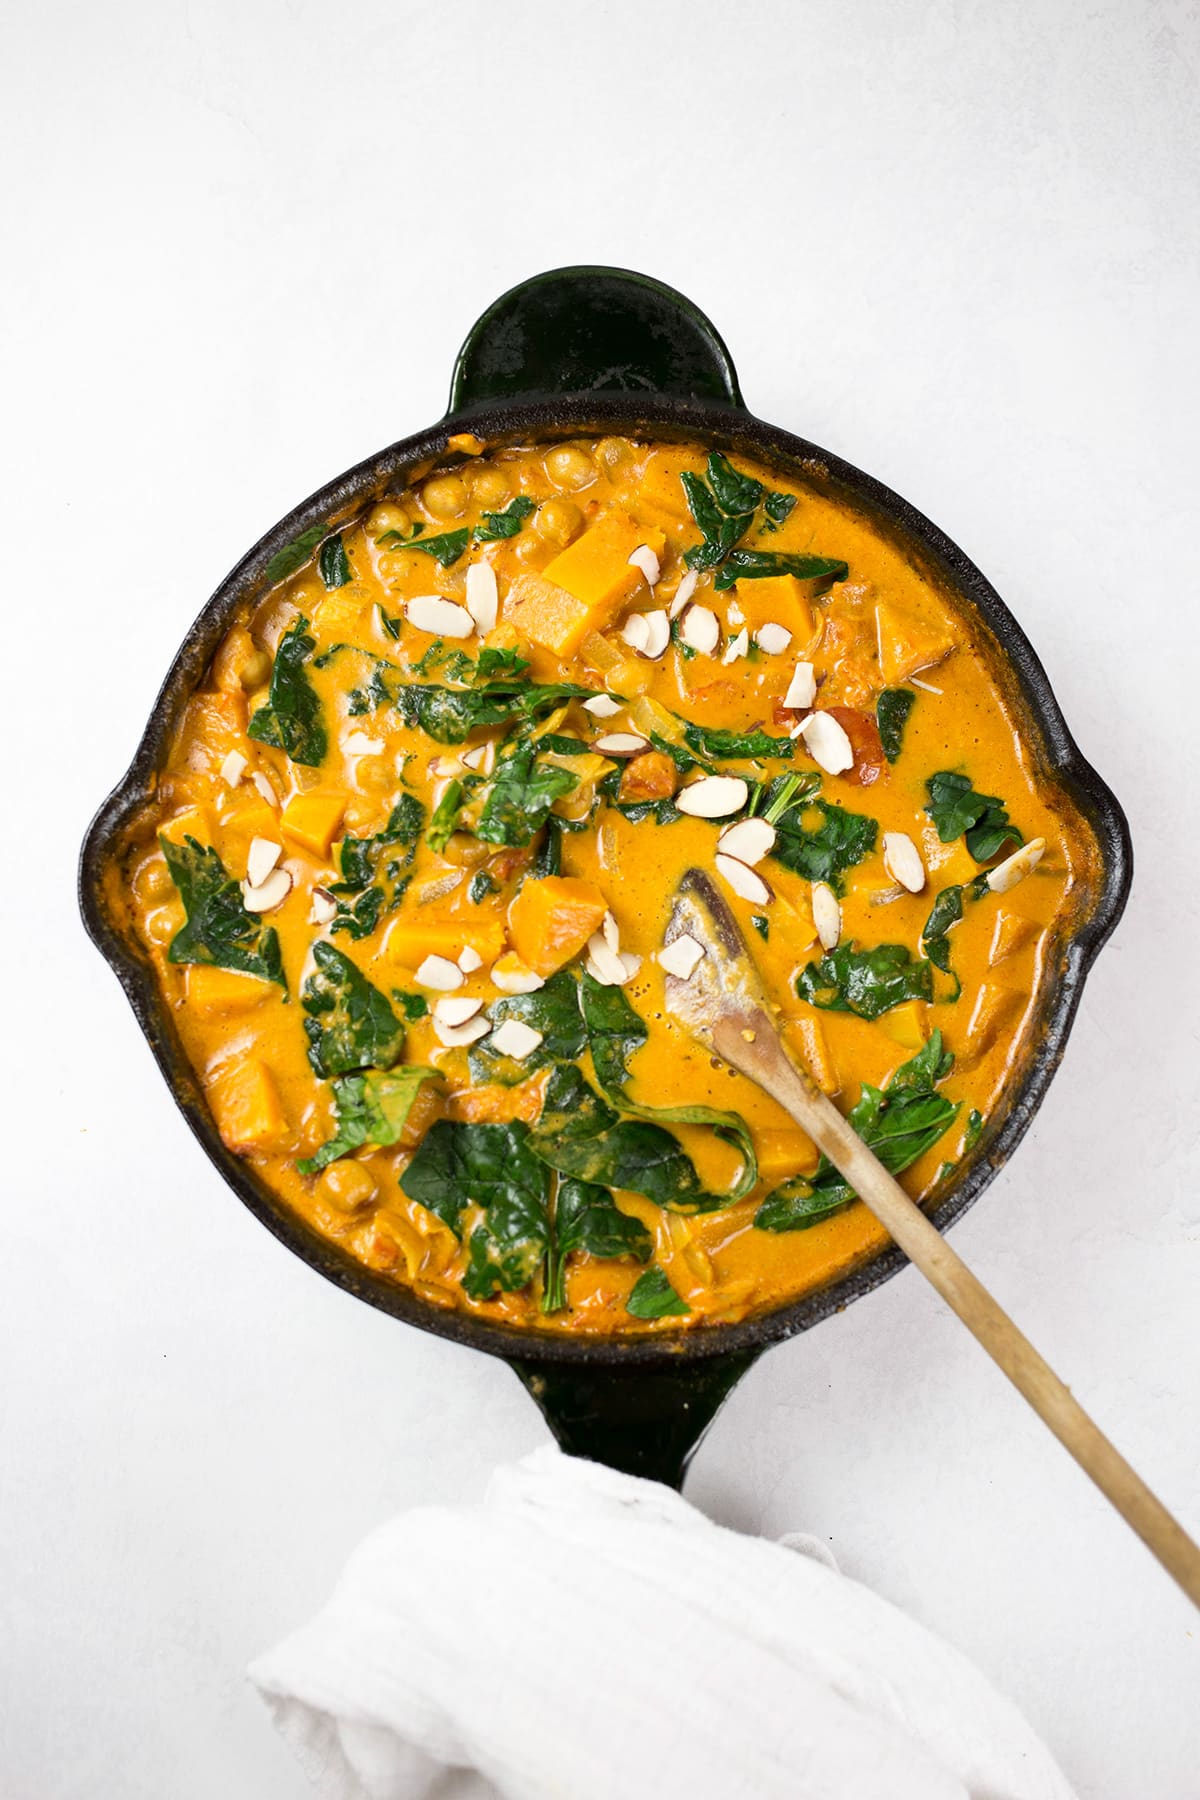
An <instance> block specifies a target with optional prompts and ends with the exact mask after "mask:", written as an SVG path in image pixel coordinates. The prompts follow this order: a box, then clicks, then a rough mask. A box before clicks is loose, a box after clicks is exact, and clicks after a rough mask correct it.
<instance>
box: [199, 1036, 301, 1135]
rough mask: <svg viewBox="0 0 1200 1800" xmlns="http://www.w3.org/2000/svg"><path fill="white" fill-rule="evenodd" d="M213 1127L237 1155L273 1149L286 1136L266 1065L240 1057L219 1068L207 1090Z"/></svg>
mask: <svg viewBox="0 0 1200 1800" xmlns="http://www.w3.org/2000/svg"><path fill="white" fill-rule="evenodd" d="M209 1100H210V1102H211V1105H212V1110H213V1117H214V1118H215V1119H216V1121H217V1130H218V1131H219V1132H220V1133H221V1136H222V1138H223V1139H224V1141H225V1143H226V1145H227V1146H228V1147H229V1149H230V1150H233V1151H235V1152H236V1153H237V1154H238V1155H239V1156H241V1155H244V1154H245V1152H246V1151H247V1150H270V1149H273V1148H277V1147H278V1146H279V1145H280V1144H281V1143H282V1142H283V1140H284V1138H285V1137H286V1135H287V1121H286V1120H285V1118H284V1116H283V1107H282V1105H281V1104H280V1100H279V1090H278V1089H277V1088H276V1086H275V1080H274V1077H273V1076H272V1074H271V1071H270V1070H269V1069H268V1068H267V1066H266V1064H265V1063H263V1062H260V1060H259V1059H258V1057H257V1056H246V1057H242V1058H241V1059H240V1060H239V1061H238V1062H235V1063H233V1064H232V1065H231V1066H230V1067H228V1068H226V1069H223V1070H222V1071H221V1073H220V1074H219V1075H218V1076H217V1078H216V1080H215V1081H214V1082H213V1084H212V1087H211V1088H210V1090H209Z"/></svg>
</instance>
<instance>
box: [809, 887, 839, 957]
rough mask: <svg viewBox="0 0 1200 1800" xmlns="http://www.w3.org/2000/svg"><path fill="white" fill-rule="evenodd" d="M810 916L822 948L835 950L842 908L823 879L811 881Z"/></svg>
mask: <svg viewBox="0 0 1200 1800" xmlns="http://www.w3.org/2000/svg"><path fill="white" fill-rule="evenodd" d="M812 916H813V924H814V925H815V926H816V928H817V936H818V937H819V938H820V940H821V948H822V950H836V949H837V947H838V939H839V938H840V937H841V935H842V909H841V907H840V906H839V905H838V898H837V895H836V894H835V893H834V891H833V889H832V888H831V887H828V886H827V885H826V883H825V882H823V881H814V882H813V886H812Z"/></svg>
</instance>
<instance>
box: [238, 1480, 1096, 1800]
mask: <svg viewBox="0 0 1200 1800" xmlns="http://www.w3.org/2000/svg"><path fill="white" fill-rule="evenodd" d="M797 1550H800V1551H801V1552H802V1553H801V1554H797V1553H796V1552H797ZM814 1550H815V1551H816V1555H814V1554H812V1553H811V1552H812V1551H814ZM803 1552H809V1553H808V1554H805V1553H803ZM818 1556H820V1557H823V1558H825V1559H826V1560H817V1557H818ZM250 1675H251V1678H252V1680H253V1681H254V1682H255V1683H256V1684H257V1685H258V1687H259V1688H260V1689H261V1691H262V1693H263V1695H264V1697H265V1699H266V1700H267V1703H268V1705H269V1706H270V1707H271V1709H272V1711H273V1713H274V1716H275V1720H276V1723H277V1724H278V1726H279V1728H280V1730H281V1731H282V1732H283V1733H284V1735H285V1736H286V1737H287V1738H288V1739H289V1740H290V1741H291V1743H292V1744H293V1746H294V1747H295V1748H296V1750H297V1751H298V1753H299V1754H300V1756H301V1758H302V1760H303V1761H304V1763H305V1765H306V1767H307V1768H308V1770H309V1773H310V1775H311V1776H312V1778H313V1780H314V1782H315V1784H316V1787H317V1789H318V1792H319V1793H320V1794H321V1795H322V1796H324V1797H325V1800H450V1797H451V1796H453V1797H454V1800H484V1797H485V1796H495V1795H500V1796H504V1800H625V1797H626V1796H631V1795H637V1794H644V1795H648V1796H652V1797H653V1800H685V1797H686V1800H783V1797H784V1796H786V1797H787V1800H968V1797H969V1800H1071V1789H1070V1788H1069V1787H1068V1786H1067V1783H1066V1782H1065V1780H1064V1779H1063V1777H1062V1775H1061V1774H1060V1773H1059V1771H1058V1769H1057V1768H1056V1767H1055V1764H1054V1762H1053V1760H1052V1758H1051V1757H1050V1755H1049V1753H1048V1751H1047V1750H1046V1749H1045V1747H1044V1746H1043V1745H1042V1744H1041V1742H1040V1741H1039V1740H1038V1738H1037V1737H1035V1735H1034V1733H1033V1732H1032V1731H1031V1729H1030V1728H1029V1726H1028V1725H1026V1724H1025V1722H1024V1720H1023V1719H1022V1718H1021V1717H1020V1715H1019V1714H1018V1713H1017V1711H1016V1710H1015V1708H1014V1707H1013V1706H1012V1705H1011V1704H1010V1703H1009V1702H1008V1701H1007V1700H1005V1699H1003V1698H1002V1697H1001V1696H1000V1695H999V1694H997V1693H996V1692H995V1690H994V1689H993V1688H992V1687H991V1686H990V1685H989V1684H988V1683H987V1682H986V1681H985V1680H984V1679H983V1677H982V1676H981V1675H980V1674H979V1673H978V1672H977V1671H976V1670H975V1669H974V1668H972V1666H971V1665H970V1664H969V1663H968V1662H967V1661H966V1660H965V1659H964V1658H963V1657H962V1656H960V1655H959V1654H958V1652H957V1651H956V1650H952V1649H951V1648H950V1647H949V1646H948V1645H947V1644H944V1643H942V1642H941V1641H940V1640H939V1639H938V1638H936V1637H934V1636H933V1635H932V1634H931V1633H930V1632H928V1631H926V1630H924V1629H923V1627H921V1626H919V1625H916V1624H914V1623H913V1622H912V1621H911V1620H910V1619H908V1618H906V1617H905V1615H904V1614H903V1613H901V1612H898V1611H897V1610H896V1609H895V1608H894V1607H893V1606H890V1605H889V1604H888V1603H887V1602H886V1601H884V1600H881V1599H879V1598H878V1597H877V1596H876V1595H875V1594H873V1593H871V1592H870V1591H869V1590H868V1589H866V1588H864V1587H861V1586H860V1585H859V1584H858V1583H857V1582H855V1581H851V1580H849V1579H847V1577H845V1576H844V1575H841V1574H839V1573H838V1572H837V1569H836V1566H830V1561H829V1560H828V1553H827V1552H825V1551H824V1550H823V1548H822V1547H821V1546H819V1545H815V1544H814V1543H813V1542H812V1541H811V1540H802V1539H798V1538H792V1539H789V1540H788V1542H787V1547H783V1546H781V1545H779V1544H773V1543H769V1542H767V1541H766V1540H765V1539H761V1538H751V1537H743V1536H741V1535H740V1534H739V1533H737V1532H733V1531H727V1530H725V1529H723V1528H722V1527H721V1526H718V1525H714V1524H713V1523H712V1522H711V1521H710V1520H708V1519H706V1518H705V1517H704V1516H703V1514H701V1513H699V1512H697V1511H696V1509H695V1508H694V1507H693V1506H689V1505H688V1503H687V1501H685V1500H684V1499H682V1498H681V1497H680V1495H678V1494H676V1493H673V1492H671V1490H669V1489H668V1488H664V1487H660V1486H658V1485H657V1484H656V1483H655V1482H650V1481H640V1480H637V1479H635V1478H633V1477H632V1476H627V1475H619V1474H617V1473H615V1472H614V1471H613V1470H611V1469H606V1468H602V1467H601V1466H600V1465H599V1464H596V1463H588V1462H581V1461H578V1460H576V1459H574V1458H571V1457H567V1456H563V1455H561V1454H560V1453H559V1452H558V1451H557V1450H553V1449H544V1450H538V1451H536V1452H535V1453H534V1454H533V1455H532V1456H528V1457H526V1458H525V1459H524V1461H522V1462H518V1463H513V1464H510V1465H508V1466H506V1467H504V1468H501V1469H499V1470H498V1471H497V1472H496V1474H495V1476H494V1477H493V1479H492V1482H491V1485H490V1487H489V1489H488V1493H487V1498H486V1499H485V1501H484V1503H483V1505H482V1506H431V1507H419V1508H417V1509H416V1510H415V1511H413V1512H409V1513H406V1514H404V1515H402V1516H401V1517H400V1518H398V1519H394V1520H392V1522H391V1523H390V1524H388V1525H385V1526H383V1527H382V1529H381V1530H379V1531H376V1532H375V1533H373V1534H372V1536H371V1537H369V1538H368V1539H367V1540H366V1542H365V1543H363V1544H362V1545H361V1546H360V1547H359V1549H358V1550H356V1551H355V1553H354V1555H353V1556H352V1557H351V1559H350V1562H349V1564H348V1565H347V1567H346V1571H345V1573H344V1575H343V1576H342V1579H341V1581H340V1583H339V1585H338V1587H337V1590H336V1592H335V1593H334V1596H333V1598H332V1600H331V1601H330V1603H329V1605H328V1606H327V1607H326V1608H325V1610H324V1611H323V1612H321V1613H319V1614H318V1615H317V1617H316V1618H315V1619H313V1620H312V1622H311V1623H310V1624H308V1625H305V1626H302V1627H301V1629H300V1630H299V1631H297V1632H295V1633H294V1634H293V1635H292V1636H291V1637H289V1638H287V1639H285V1641H284V1642H283V1643H282V1644H280V1645H279V1646H278V1647H277V1648H276V1649H275V1650H272V1651H270V1652H268V1654H267V1655H265V1656H263V1657H261V1658H260V1659H259V1660H258V1661H257V1662H256V1663H255V1664H254V1665H253V1666H252V1668H251V1670H250Z"/></svg>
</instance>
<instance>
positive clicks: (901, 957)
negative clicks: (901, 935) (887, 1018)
mask: <svg viewBox="0 0 1200 1800" xmlns="http://www.w3.org/2000/svg"><path fill="white" fill-rule="evenodd" d="M796 992H797V993H798V994H799V996H800V998H801V999H802V1000H807V1001H808V1003H809V1005H810V1006H817V1007H820V1008H822V1009H823V1010H824V1011H826V1012H849V1013H854V1014H855V1015H856V1016H857V1017H858V1018H860V1019H878V1018H879V1017H880V1016H881V1015H882V1014H883V1013H885V1012H890V1011H891V1009H892V1007H893V1006H899V1005H901V1004H902V1002H904V1001H905V1000H929V999H931V998H932V994H933V974H932V965H931V964H930V963H928V962H927V961H925V959H924V958H922V957H914V956H913V954H912V952H911V951H910V950H909V949H908V947H907V945H905V944H879V945H877V946H876V948H875V949H874V950H855V949H854V947H853V946H852V945H851V944H839V945H838V947H837V949H836V950H831V951H830V952H829V953H828V955H826V956H823V957H822V958H821V959H820V961H819V962H812V963H809V964H808V966H807V968H805V969H802V970H801V972H800V974H799V976H798V978H797V981H796Z"/></svg>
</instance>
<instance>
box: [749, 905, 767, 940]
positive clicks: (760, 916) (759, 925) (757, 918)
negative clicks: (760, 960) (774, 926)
mask: <svg viewBox="0 0 1200 1800" xmlns="http://www.w3.org/2000/svg"><path fill="white" fill-rule="evenodd" d="M750 923H751V924H752V925H753V927H754V929H755V931H757V933H758V935H759V937H760V938H761V939H762V941H763V943H764V944H765V943H767V941H768V940H769V938H770V936H771V921H770V919H768V917H767V915H766V913H751V915H750Z"/></svg>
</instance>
